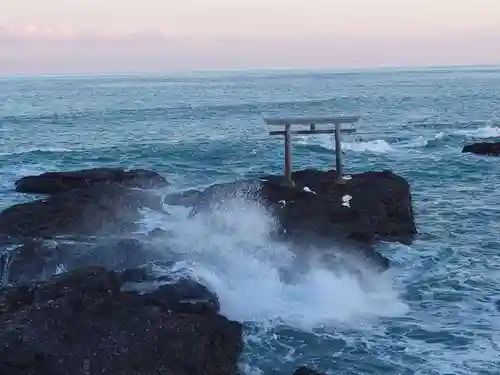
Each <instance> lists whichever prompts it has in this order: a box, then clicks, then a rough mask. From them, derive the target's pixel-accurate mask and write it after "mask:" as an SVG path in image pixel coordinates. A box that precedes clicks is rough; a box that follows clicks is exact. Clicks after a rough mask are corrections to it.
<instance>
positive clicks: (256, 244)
mask: <svg viewBox="0 0 500 375" xmlns="http://www.w3.org/2000/svg"><path fill="white" fill-rule="evenodd" d="M168 209H169V211H171V213H172V215H171V216H170V217H165V216H164V215H156V214H148V215H146V216H145V218H144V221H143V228H144V230H151V229H153V228H156V227H161V228H163V229H165V230H168V231H169V232H170V234H169V236H168V240H165V239H159V240H158V241H167V242H165V243H168V244H169V247H171V248H172V249H171V250H169V251H174V252H176V253H177V254H178V255H180V256H181V257H182V259H183V262H182V263H183V267H188V268H190V271H191V272H190V273H191V274H193V275H195V276H196V277H198V278H199V279H200V281H202V282H204V283H205V284H207V285H208V286H209V287H210V288H212V289H213V290H214V291H215V292H216V293H217V295H218V296H219V299H220V302H221V308H222V312H223V313H224V314H225V315H227V316H228V317H229V318H231V319H235V320H238V321H244V322H254V323H257V324H265V325H268V324H271V325H274V324H286V325H289V326H292V327H295V328H298V329H305V330H309V329H313V328H316V327H324V326H325V325H329V324H332V325H335V324H336V323H342V324H349V323H350V322H354V321H358V322H359V319H369V320H371V319H372V318H377V317H382V316H393V315H399V314H403V313H405V312H406V305H405V304H404V303H403V302H401V301H400V299H399V297H398V293H397V291H396V289H395V288H394V286H393V285H392V282H391V280H390V279H389V278H388V276H387V275H378V274H377V275H376V274H375V273H373V272H372V271H370V270H369V269H364V268H362V267H361V266H360V269H362V272H363V278H364V280H365V282H361V281H360V279H359V278H358V277H357V276H355V275H353V274H349V273H347V272H344V273H342V274H338V273H337V274H336V273H334V271H332V270H331V269H329V267H328V266H326V265H325V264H319V263H316V262H315V263H314V264H309V267H308V268H307V269H308V270H307V271H305V272H302V273H301V274H300V275H298V274H294V275H292V279H293V280H294V281H293V282H290V281H288V282H287V281H285V280H283V272H282V271H283V270H284V269H287V270H288V271H287V272H290V273H292V274H293V273H294V272H295V271H294V266H293V264H294V263H293V261H294V253H293V252H292V251H291V250H290V248H289V247H288V246H287V245H286V244H283V243H277V242H273V241H272V240H271V238H270V232H271V230H272V229H273V228H274V225H275V220H274V219H273V218H272V217H271V215H270V214H269V213H267V212H266V211H265V210H264V209H263V208H262V207H261V206H260V205H259V204H258V203H257V202H253V201H250V200H246V199H243V198H238V199H236V198H235V199H232V200H230V201H226V202H225V203H224V204H222V205H221V206H219V207H218V209H217V210H216V211H215V212H211V213H207V214H200V215H197V216H195V217H191V218H189V217H188V216H187V214H186V211H185V209H183V208H179V207H176V208H174V207H169V208H168ZM297 272H298V271H297Z"/></svg>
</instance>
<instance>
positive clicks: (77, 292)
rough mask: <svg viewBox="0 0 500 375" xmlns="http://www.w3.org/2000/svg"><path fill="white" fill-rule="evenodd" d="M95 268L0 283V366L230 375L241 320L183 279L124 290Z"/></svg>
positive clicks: (23, 374)
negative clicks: (7, 284)
mask: <svg viewBox="0 0 500 375" xmlns="http://www.w3.org/2000/svg"><path fill="white" fill-rule="evenodd" d="M131 274H140V271H139V272H132V273H131V272H129V273H128V276H124V275H122V274H119V273H116V272H109V271H106V270H104V269H101V268H86V269H82V270H79V271H75V272H72V273H67V274H61V275H58V276H56V277H54V278H52V279H51V280H50V281H47V282H43V283H37V284H32V285H22V286H18V287H9V288H7V287H5V288H2V289H0V374H9V375H33V374H39V375H42V374H58V375H87V374H102V373H110V374H122V375H128V374H130V375H135V374H151V375H152V374H160V373H161V374H176V375H235V374H236V373H237V364H238V359H239V355H240V353H241V351H242V348H243V340H242V326H241V324H240V323H237V322H233V321H230V320H228V319H226V318H225V317H223V316H221V315H219V314H218V302H217V297H216V296H215V295H212V294H211V293H210V292H209V291H208V290H207V289H206V288H205V287H204V286H202V285H200V284H197V283H196V282H194V281H189V280H184V281H180V282H177V283H175V282H173V283H170V284H166V285H163V286H161V287H159V288H158V289H156V290H155V291H153V292H145V293H138V292H135V291H125V290H124V282H125V281H127V280H126V279H127V277H129V276H130V275H131Z"/></svg>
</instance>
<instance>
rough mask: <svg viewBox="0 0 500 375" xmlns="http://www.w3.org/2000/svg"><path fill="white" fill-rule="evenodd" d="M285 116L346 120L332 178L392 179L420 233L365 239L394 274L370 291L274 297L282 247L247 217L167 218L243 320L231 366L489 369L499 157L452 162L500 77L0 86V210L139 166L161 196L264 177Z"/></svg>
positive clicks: (486, 71) (481, 129)
mask: <svg viewBox="0 0 500 375" xmlns="http://www.w3.org/2000/svg"><path fill="white" fill-rule="evenodd" d="M291 113H296V114H329V113H344V114H353V113H357V114H361V115H362V116H363V117H362V120H361V121H360V122H359V124H358V125H357V129H358V133H357V134H356V135H354V136H345V137H344V139H343V144H344V148H345V151H346V168H347V170H348V171H351V172H357V171H363V170H368V169H375V170H380V169H392V170H394V171H395V172H396V173H398V174H401V175H402V176H404V177H405V178H407V179H408V180H409V182H410V184H411V186H412V191H413V198H414V207H415V211H416V220H417V226H418V230H419V232H420V235H419V237H418V239H417V240H416V241H415V243H414V244H413V245H412V246H404V245H397V244H380V246H379V248H380V251H381V252H382V253H383V254H385V255H386V256H388V257H389V258H391V260H392V261H393V262H394V266H393V268H392V269H391V270H390V271H389V272H388V273H387V274H386V275H383V276H373V278H372V279H371V284H370V285H369V286H366V285H359V284H358V282H357V281H356V280H355V279H354V278H351V277H349V275H334V274H332V273H331V272H330V271H329V270H327V269H322V268H321V267H320V266H318V267H317V268H316V269H315V270H313V271H310V272H309V274H307V275H306V277H305V278H304V279H302V281H301V282H300V283H299V284H296V285H286V284H283V283H282V282H281V281H280V280H279V277H278V274H277V272H276V267H275V263H273V262H275V260H273V259H271V258H273V257H274V258H276V259H278V258H280V257H284V258H286V254H287V249H284V248H281V247H279V246H277V245H273V244H270V243H267V242H266V236H265V234H266V231H267V230H268V228H269V225H270V221H272V218H269V217H267V216H266V215H265V213H263V212H262V211H261V210H259V207H257V206H255V205H252V204H251V203H248V204H246V205H243V206H242V205H235V207H234V210H232V211H231V210H230V211H228V212H225V213H222V214H221V215H219V219H220V222H223V223H224V225H219V226H217V225H218V224H214V223H209V224H207V223H204V224H203V223H186V220H187V219H185V218H184V217H182V216H181V215H182V213H179V215H180V216H179V217H178V222H177V223H169V224H168V225H170V226H173V227H176V228H177V229H178V231H179V232H178V233H181V234H183V235H182V236H181V235H179V236H178V238H177V241H178V246H179V247H184V248H186V249H187V248H190V249H195V250H196V251H194V250H193V251H194V253H193V254H195V255H196V256H197V257H198V258H196V257H194V256H193V257H192V260H193V262H192V265H191V266H192V267H193V268H195V269H197V270H198V273H199V274H200V275H202V276H204V277H205V278H206V279H207V280H208V281H209V283H210V284H211V286H212V287H213V288H214V289H215V290H216V291H217V293H218V294H219V296H220V298H221V303H222V309H223V311H224V313H225V314H227V315H228V316H229V317H230V318H233V319H237V320H240V321H244V322H246V323H247V334H246V342H247V347H246V350H245V355H244V357H243V358H242V360H243V362H244V363H243V364H242V366H243V368H244V370H245V371H246V372H247V373H255V374H258V373H265V374H286V373H290V372H291V371H292V369H293V368H295V367H297V366H299V365H303V364H309V365H314V366H316V367H317V368H318V369H319V370H323V371H328V372H329V373H331V374H498V373H500V312H498V311H496V310H495V305H494V302H495V301H496V300H498V299H499V298H500V220H499V218H500V207H499V204H498V202H499V201H500V191H497V187H498V186H499V184H500V159H498V158H488V157H479V156H474V155H471V154H462V153H461V148H462V146H463V145H464V144H466V143H469V142H473V141H476V140H485V139H489V138H492V139H495V138H496V139H498V138H500V69H495V68H469V69H434V70H431V69H428V70H414V71H364V72H363V71H361V72H343V73H334V72H248V73H240V72H233V73H198V74H185V75H176V76H167V75H165V76H160V75H148V76H146V75H145V76H139V75H136V76H78V77H24V78H15V77H1V78H0V208H5V207H7V206H9V205H10V204H13V203H14V202H20V201H23V200H25V199H27V198H26V197H25V196H23V195H18V194H16V193H14V192H13V182H14V181H15V180H16V179H17V178H19V177H21V176H24V175H27V174H33V173H40V172H43V171H49V170H62V169H75V168H86V167H96V166H124V167H127V168H133V167H143V168H148V169H152V170H156V171H158V172H160V173H163V174H165V175H166V176H167V177H168V179H169V180H170V181H171V182H172V183H173V187H172V189H174V190H177V189H184V188H191V187H200V186H206V185H208V184H211V183H215V182H221V181H229V180H234V179H237V178H240V177H243V176H255V175H259V174H261V173H268V172H278V171H280V170H281V167H282V158H283V156H282V143H281V142H282V140H281V139H270V138H269V137H268V136H267V129H266V127H265V126H264V124H263V121H262V116H267V115H277V114H291ZM332 146H333V142H332V140H331V138H330V137H321V136H316V137H310V138H305V137H303V138H300V139H296V140H295V143H294V167H296V168H303V167H309V166H315V167H321V168H329V167H331V166H333V162H334V158H333V155H332ZM175 212H177V211H175ZM148 220H149V221H148ZM154 220H156V219H154V218H147V217H146V218H145V223H146V224H147V223H150V222H154ZM146 224H145V225H146ZM156 225H158V222H156ZM159 225H161V223H160V224H159ZM221 228H222V229H221ZM182 240H185V243H183V242H182ZM266 252H267V253H266ZM270 254H273V256H270ZM196 259H198V260H196ZM196 261H197V263H196Z"/></svg>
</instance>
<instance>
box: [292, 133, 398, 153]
mask: <svg viewBox="0 0 500 375" xmlns="http://www.w3.org/2000/svg"><path fill="white" fill-rule="evenodd" d="M297 143H298V144H302V145H314V144H316V145H318V146H320V147H322V148H325V149H327V150H334V149H335V141H334V138H333V136H330V135H319V136H314V137H300V138H298V139H297ZM342 150H344V151H353V152H370V153H376V154H384V153H387V152H390V151H393V147H392V146H391V145H390V144H389V143H388V142H387V141H385V140H383V139H375V140H370V141H354V142H347V141H345V140H342Z"/></svg>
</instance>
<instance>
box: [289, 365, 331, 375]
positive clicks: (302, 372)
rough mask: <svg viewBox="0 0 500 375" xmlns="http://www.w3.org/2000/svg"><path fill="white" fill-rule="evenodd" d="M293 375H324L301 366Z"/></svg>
mask: <svg viewBox="0 0 500 375" xmlns="http://www.w3.org/2000/svg"><path fill="white" fill-rule="evenodd" d="M293 375H325V373H323V372H318V371H315V370H312V369H310V368H308V367H305V366H302V367H299V368H298V369H297V370H295V372H294V373H293Z"/></svg>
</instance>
